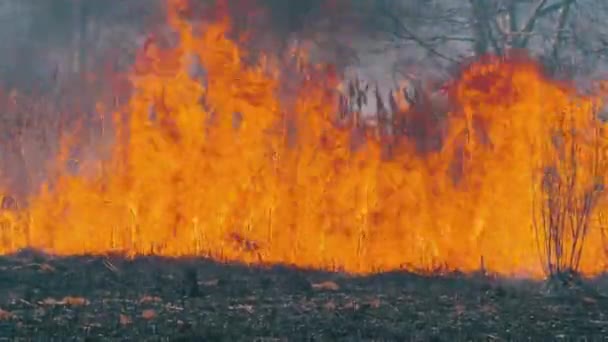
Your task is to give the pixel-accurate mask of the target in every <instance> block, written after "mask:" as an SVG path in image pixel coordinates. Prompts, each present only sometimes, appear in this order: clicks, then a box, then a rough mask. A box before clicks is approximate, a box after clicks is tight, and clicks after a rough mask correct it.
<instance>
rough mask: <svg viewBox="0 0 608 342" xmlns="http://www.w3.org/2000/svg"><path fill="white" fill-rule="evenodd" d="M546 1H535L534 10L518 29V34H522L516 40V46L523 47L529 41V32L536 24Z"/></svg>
mask: <svg viewBox="0 0 608 342" xmlns="http://www.w3.org/2000/svg"><path fill="white" fill-rule="evenodd" d="M546 3H547V0H539V1H538V2H537V3H536V6H534V10H533V11H532V13H531V14H530V17H529V18H528V20H527V21H526V24H525V25H524V27H523V28H522V29H521V31H520V34H522V35H523V36H522V37H521V40H519V41H518V44H517V46H518V47H520V48H524V47H526V46H527V45H528V42H529V41H530V37H531V34H530V33H531V32H532V30H533V29H534V25H536V20H537V19H538V18H539V13H540V12H541V11H542V9H543V7H544V6H545V4H546Z"/></svg>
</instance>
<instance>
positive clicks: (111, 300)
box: [0, 252, 608, 341]
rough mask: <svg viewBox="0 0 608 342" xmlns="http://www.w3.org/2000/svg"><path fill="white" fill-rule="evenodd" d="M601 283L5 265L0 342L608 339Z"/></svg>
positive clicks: (21, 257) (211, 267)
mask: <svg viewBox="0 0 608 342" xmlns="http://www.w3.org/2000/svg"><path fill="white" fill-rule="evenodd" d="M606 284H608V282H606V281H605V280H604V279H602V278H597V279H593V280H587V281H586V282H585V286H581V287H577V289H574V288H569V289H563V290H556V289H555V288H551V289H550V288H549V287H547V283H541V282H531V281H521V280H506V279H497V278H494V277H488V276H483V275H480V274H478V275H462V274H454V273H451V274H444V275H437V276H420V275H414V274H409V273H405V272H402V273H396V272H395V273H385V274H379V275H374V276H367V277H353V276H348V275H344V274H339V273H328V272H319V271H310V270H299V269H294V268H289V267H283V266H280V267H279V266H275V267H264V268H262V267H246V266H242V265H226V264H219V263H215V262H211V261H208V260H200V259H199V260H183V259H182V260H175V259H164V258H157V257H145V258H144V257H141V258H136V259H134V260H126V259H123V258H120V257H70V258H49V257H46V256H43V255H40V254H37V253H33V252H24V253H20V254H18V255H13V256H5V257H1V258H0V309H1V310H0V337H1V338H0V340H9V339H10V338H12V337H18V338H23V339H27V338H31V337H34V338H35V339H36V338H44V337H51V336H52V337H55V338H59V339H60V340H65V339H71V338H72V337H74V336H76V337H77V339H83V340H85V339H88V340H108V339H113V340H143V339H144V338H145V340H172V341H180V340H181V341H190V340H208V341H215V340H226V341H237V340H259V341H282V340H404V339H408V340H411V339H413V340H441V341H443V340H445V341H448V340H470V339H484V340H511V339H522V338H528V337H531V338H532V339H534V340H540V339H546V338H550V339H556V338H557V339H560V338H565V339H567V338H571V337H580V336H587V337H594V336H595V337H599V336H602V335H606V334H608V317H606V315H607V314H608V300H607V299H605V298H604V296H603V295H602V294H601V293H603V290H605V289H608V285H606Z"/></svg>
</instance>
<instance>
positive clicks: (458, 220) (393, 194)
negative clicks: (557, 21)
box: [0, 12, 606, 276]
mask: <svg viewBox="0 0 608 342" xmlns="http://www.w3.org/2000/svg"><path fill="white" fill-rule="evenodd" d="M169 21H170V23H171V25H172V26H173V28H174V29H175V30H176V31H177V32H178V33H179V37H180V44H179V46H177V47H174V48H168V49H161V48H159V47H157V46H155V45H154V44H149V46H148V47H147V48H146V49H145V51H144V52H143V53H142V55H141V56H140V58H139V59H138V61H137V65H136V67H135V71H134V72H133V74H132V83H133V87H134V89H135V91H134V92H133V95H132V97H131V99H130V102H129V104H128V106H127V107H126V108H124V110H122V111H120V112H117V113H115V114H114V127H115V133H116V136H115V141H114V146H113V150H112V152H111V154H110V156H109V157H108V158H107V159H104V160H101V161H95V162H93V161H90V162H88V163H90V165H81V166H80V167H81V169H86V170H93V171H91V172H87V173H86V174H85V173H82V172H81V173H78V174H74V173H70V172H67V171H66V170H65V167H63V165H64V164H65V161H66V159H67V152H65V151H68V150H69V146H70V144H73V143H77V142H71V141H69V139H67V142H66V144H65V145H64V147H65V149H64V150H65V151H64V153H60V155H59V157H58V162H57V165H58V166H57V167H58V169H59V171H58V176H57V177H54V178H53V179H51V180H50V181H49V182H48V183H46V184H45V186H43V187H42V189H41V190H40V191H39V192H38V193H35V194H33V195H32V196H31V198H29V201H28V203H29V205H28V207H27V208H24V209H20V210H18V211H6V212H4V213H3V214H2V229H1V230H0V252H1V253H11V252H14V251H16V250H18V249H20V248H23V247H26V246H29V247H34V248H40V249H44V250H47V251H50V252H52V253H56V254H59V255H71V254H83V253H92V254H103V253H108V252H116V251H119V252H124V253H127V254H129V255H135V254H159V255H165V256H185V255H197V256H206V257H212V258H216V259H218V260H231V261H241V262H246V263H289V264H295V265H298V266H302V267H314V268H323V269H343V270H345V271H349V272H354V273H369V272H375V271H382V270H392V269H398V268H407V269H417V270H428V269H434V268H437V267H445V268H448V269H459V270H462V271H473V270H476V269H478V268H479V267H480V263H481V260H483V264H484V266H485V267H486V268H487V269H489V270H491V271H494V272H498V273H501V274H506V275H513V274H520V275H521V274H525V275H530V276H541V275H542V272H543V270H542V264H541V262H540V261H539V246H538V243H537V239H536V237H537V235H536V233H535V229H534V226H535V220H537V219H538V211H539V209H538V208H539V207H538V206H539V203H543V202H542V200H543V199H542V182H541V181H540V180H539V179H541V178H542V176H543V174H544V173H545V172H546V170H547V168H549V167H551V166H555V167H556V168H557V169H559V167H558V166H559V165H558V164H559V163H558V161H559V160H561V159H560V158H562V157H563V153H561V152H560V151H561V150H560V148H558V147H556V146H557V145H556V143H555V141H556V139H562V140H563V141H566V140H568V141H571V140H576V141H578V142H579V144H578V145H577V149H576V150H575V151H573V152H568V153H573V154H576V155H577V156H580V158H578V159H577V160H579V163H578V164H576V166H574V167H575V168H576V169H577V170H579V169H580V170H579V173H578V174H579V178H578V179H579V181H578V183H577V184H580V186H579V187H580V190H581V191H584V190H585V189H586V186H588V185H589V184H591V182H594V181H596V179H595V178H593V177H594V175H592V174H591V173H590V172H587V171H585V170H586V168H585V166H586V165H587V163H586V162H587V161H589V160H590V158H591V157H590V156H591V155H592V154H593V151H599V153H603V151H604V150H603V148H604V141H605V139H604V136H603V135H602V134H603V129H604V127H603V124H602V123H600V122H598V121H597V120H596V112H597V106H598V100H597V99H595V98H592V97H585V96H581V95H577V93H576V92H575V91H574V89H573V88H571V87H569V86H567V85H563V84H558V83H556V82H554V81H551V80H549V79H548V78H546V77H544V75H543V74H542V72H541V70H540V68H539V67H538V66H537V65H536V64H535V63H534V62H533V61H531V60H528V59H525V58H517V57H513V58H509V59H499V58H492V57H488V58H487V59H484V60H481V61H478V62H476V63H474V64H472V65H470V66H468V67H467V68H465V69H464V70H463V72H462V74H461V75H460V76H459V78H458V79H457V80H456V81H455V82H454V85H452V86H451V87H450V96H451V98H452V100H453V101H452V102H453V103H454V104H453V105H452V106H451V108H452V110H451V111H450V113H448V114H447V116H446V117H445V118H443V119H442V120H443V121H442V122H441V124H442V125H444V127H445V129H444V130H441V133H437V134H439V135H440V138H441V144H440V147H439V148H436V149H432V150H425V151H420V150H419V149H417V147H416V143H415V141H414V140H415V139H411V138H401V139H396V140H394V144H393V150H392V153H391V157H390V158H387V157H386V155H385V151H384V148H385V146H384V144H385V143H386V141H385V140H384V139H378V136H376V135H374V134H371V133H372V132H364V134H363V135H362V134H360V133H358V134H359V135H358V136H357V137H358V139H364V140H365V142H364V143H362V144H360V146H359V147H358V148H357V149H354V148H352V144H353V139H354V135H355V134H354V133H352V132H353V130H352V129H351V130H349V129H344V128H343V127H342V128H338V127H336V125H334V123H333V121H334V118H335V113H336V102H335V101H334V100H335V96H334V95H333V93H332V92H331V90H333V89H335V88H336V87H337V86H338V85H337V80H336V79H334V78H332V77H329V76H328V77H327V78H326V79H323V80H321V79H319V75H323V74H324V72H323V69H321V68H320V67H310V68H308V69H307V72H310V73H311V74H314V75H315V76H314V77H313V76H310V74H309V75H302V76H304V77H302V82H301V84H300V85H299V90H298V92H297V94H296V95H295V96H294V98H288V99H285V98H282V97H281V96H279V95H278V94H279V90H280V89H281V86H282V82H285V81H286V77H283V75H282V74H281V72H280V70H281V69H280V68H278V67H277V66H276V64H274V63H273V62H272V61H271V60H270V59H265V60H262V61H261V62H260V63H259V64H258V66H256V67H251V66H247V65H245V64H244V63H243V62H242V60H243V57H244V56H245V52H244V51H241V50H240V49H239V47H238V45H237V44H235V43H234V42H232V41H231V40H229V39H227V38H226V37H225V32H226V31H227V30H228V29H229V25H230V23H229V21H228V20H223V21H220V22H217V23H214V24H210V25H208V26H207V27H205V30H204V31H203V32H202V33H197V34H195V33H194V32H193V29H192V27H191V26H189V25H188V24H187V23H185V22H183V21H181V20H180V19H179V18H178V16H177V14H176V13H174V12H171V13H170V15H169ZM193 56H194V57H196V58H198V59H199V60H200V64H201V65H202V66H203V67H204V70H205V72H206V74H205V75H204V77H202V78H201V77H199V76H200V75H199V76H193V75H192V73H191V72H190V68H191V62H192V57H193ZM202 79H204V80H202ZM424 124H426V123H424V122H423V123H421V125H424ZM351 128H352V127H351ZM420 139H425V137H421V138H420ZM601 157H602V158H603V157H604V156H603V155H601ZM560 165H561V164H560ZM577 189H578V188H577ZM603 206H605V205H603V203H601V202H600V203H599V204H598V206H597V207H596V208H595V211H594V212H593V213H594V214H595V213H599V212H601V211H602V207H603ZM594 217H595V215H594ZM597 222H598V221H597V220H595V219H594V220H592V223H591V226H590V228H589V236H588V238H587V239H586V241H585V249H584V254H583V256H582V260H581V269H582V271H583V272H584V273H586V274H593V273H597V272H600V271H602V270H603V269H604V266H605V265H604V263H605V259H606V257H605V254H604V250H603V247H602V239H601V234H600V228H601V227H600V225H599V223H597Z"/></svg>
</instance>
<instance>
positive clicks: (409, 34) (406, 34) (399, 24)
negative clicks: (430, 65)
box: [380, 6, 458, 63]
mask: <svg viewBox="0 0 608 342" xmlns="http://www.w3.org/2000/svg"><path fill="white" fill-rule="evenodd" d="M380 11H381V12H382V14H383V15H384V16H385V17H386V18H388V19H390V21H391V22H392V23H393V25H394V27H395V29H396V30H395V31H393V35H395V36H396V37H398V38H401V39H409V40H412V41H414V42H416V43H417V44H418V45H420V46H421V47H422V48H424V49H426V50H427V51H428V52H429V53H431V54H432V55H435V56H437V57H439V58H442V59H445V60H447V61H449V62H451V63H458V60H456V59H454V58H451V57H449V56H447V55H445V54H443V53H441V52H440V51H437V49H435V48H434V47H433V46H432V45H431V44H429V43H427V42H426V41H425V40H424V39H423V38H421V37H419V36H418V35H416V34H415V33H414V32H413V31H412V30H410V29H409V28H408V27H407V26H405V24H404V23H403V21H402V20H400V19H399V17H397V16H396V15H395V14H394V13H393V12H391V11H390V10H389V9H387V8H385V7H384V6H382V7H381V8H380ZM401 32H402V33H403V34H402V33H401Z"/></svg>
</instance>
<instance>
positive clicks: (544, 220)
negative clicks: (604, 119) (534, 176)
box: [533, 120, 605, 281]
mask: <svg viewBox="0 0 608 342" xmlns="http://www.w3.org/2000/svg"><path fill="white" fill-rule="evenodd" d="M566 121H568V120H564V123H565V122H566ZM592 130H593V132H592V134H591V137H590V139H589V138H587V139H585V136H584V135H583V134H584V132H582V131H581V130H577V129H576V128H574V124H573V123H565V124H563V125H562V127H560V129H559V130H558V131H557V132H556V134H555V139H553V141H552V142H551V143H550V144H549V153H550V156H551V159H552V160H553V163H552V164H551V165H549V166H546V167H545V168H544V170H543V175H542V177H541V179H539V184H538V185H539V186H540V193H535V195H534V204H535V208H534V220H533V228H534V232H535V235H536V241H537V246H538V249H539V254H540V257H541V262H542V265H543V267H544V270H545V273H546V274H547V275H548V276H549V277H550V278H558V279H562V280H564V281H568V279H570V278H571V277H572V275H574V274H577V273H578V271H579V268H580V262H581V257H582V255H583V251H584V246H585V239H586V237H587V235H588V232H589V228H590V225H591V222H592V215H593V214H594V208H595V207H596V204H597V203H598V201H599V199H600V197H601V195H602V193H603V188H604V184H603V179H602V177H601V176H602V175H603V173H604V171H605V166H604V162H603V160H602V158H601V154H600V137H599V127H594V128H593V129H592Z"/></svg>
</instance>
